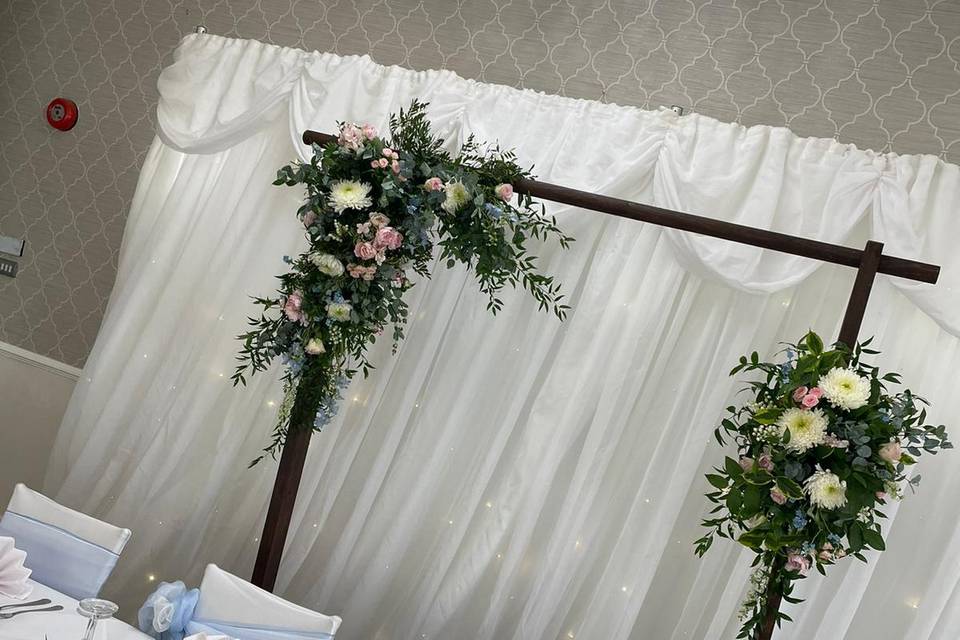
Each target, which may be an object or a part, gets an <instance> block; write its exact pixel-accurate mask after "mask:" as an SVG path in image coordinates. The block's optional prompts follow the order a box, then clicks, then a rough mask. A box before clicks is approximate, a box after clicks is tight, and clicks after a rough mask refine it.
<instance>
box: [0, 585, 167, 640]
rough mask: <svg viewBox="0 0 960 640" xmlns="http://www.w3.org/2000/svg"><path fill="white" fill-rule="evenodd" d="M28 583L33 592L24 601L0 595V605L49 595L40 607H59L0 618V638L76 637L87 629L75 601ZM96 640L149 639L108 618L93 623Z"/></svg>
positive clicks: (66, 639) (73, 639)
mask: <svg viewBox="0 0 960 640" xmlns="http://www.w3.org/2000/svg"><path fill="white" fill-rule="evenodd" d="M31 584H32V585H33V592H31V593H30V595H29V596H28V597H27V598H26V600H14V599H13V598H7V597H6V596H0V606H3V605H5V604H15V603H23V602H33V601H34V600H39V599H40V598H49V599H50V600H51V602H50V604H47V605H42V607H51V606H53V605H55V604H59V605H61V606H62V607H63V610H62V611H49V612H45V613H26V614H23V615H21V616H14V617H12V618H10V619H9V620H0V640H44V639H45V638H46V640H80V639H81V638H82V637H83V631H84V629H86V628H87V619H86V618H84V617H83V616H81V615H80V614H79V613H77V601H76V600H74V599H73V598H70V597H69V596H65V595H63V594H62V593H60V592H59V591H54V590H53V589H51V588H49V587H45V586H43V585H42V584H39V583H37V582H33V581H31ZM42 607H29V608H42ZM14 610H15V609H14ZM7 611H11V610H10V609H4V610H3V611H2V612H7ZM96 640H150V636H148V635H146V634H143V633H140V632H139V631H138V630H136V629H134V628H133V627H131V626H130V625H128V624H125V623H123V622H121V621H120V620H116V619H110V620H101V621H100V622H99V623H97V632H96Z"/></svg>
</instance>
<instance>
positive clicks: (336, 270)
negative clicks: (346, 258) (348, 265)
mask: <svg viewBox="0 0 960 640" xmlns="http://www.w3.org/2000/svg"><path fill="white" fill-rule="evenodd" d="M310 262H312V263H313V264H314V266H316V267H317V270H319V271H320V273H325V274H327V275H328V276H334V277H337V276H341V275H343V263H342V262H340V261H339V260H337V259H336V258H335V257H334V256H332V255H330V254H329V253H311V254H310Z"/></svg>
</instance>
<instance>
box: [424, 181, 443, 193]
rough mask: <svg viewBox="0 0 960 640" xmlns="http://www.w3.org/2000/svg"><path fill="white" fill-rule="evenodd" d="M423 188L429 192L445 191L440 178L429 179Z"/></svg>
mask: <svg viewBox="0 0 960 640" xmlns="http://www.w3.org/2000/svg"><path fill="white" fill-rule="evenodd" d="M423 188H424V189H426V190H427V191H441V190H443V180H441V179H440V178H428V179H427V181H426V182H424V183H423Z"/></svg>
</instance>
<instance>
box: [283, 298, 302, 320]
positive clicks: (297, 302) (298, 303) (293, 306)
mask: <svg viewBox="0 0 960 640" xmlns="http://www.w3.org/2000/svg"><path fill="white" fill-rule="evenodd" d="M283 313H284V315H286V316H287V319H288V320H290V322H301V321H303V320H304V319H305V318H304V315H303V292H302V291H300V290H297V291H292V292H290V295H288V296H287V299H286V300H285V301H284V303H283Z"/></svg>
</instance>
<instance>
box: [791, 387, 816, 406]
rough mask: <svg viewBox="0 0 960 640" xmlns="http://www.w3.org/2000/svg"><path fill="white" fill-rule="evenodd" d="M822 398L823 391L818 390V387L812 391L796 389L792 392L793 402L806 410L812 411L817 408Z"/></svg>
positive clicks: (802, 388)
mask: <svg viewBox="0 0 960 640" xmlns="http://www.w3.org/2000/svg"><path fill="white" fill-rule="evenodd" d="M822 396H823V390H822V389H820V387H813V388H812V389H807V388H806V387H797V388H796V389H794V390H793V401H794V402H796V403H798V404H800V405H802V406H804V407H806V408H807V409H812V408H814V407H815V406H817V404H818V403H819V402H820V398H821V397H822Z"/></svg>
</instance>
